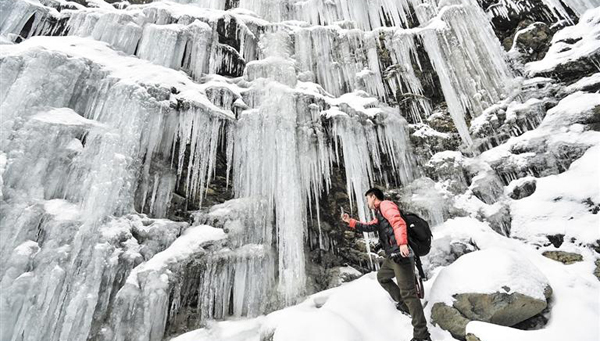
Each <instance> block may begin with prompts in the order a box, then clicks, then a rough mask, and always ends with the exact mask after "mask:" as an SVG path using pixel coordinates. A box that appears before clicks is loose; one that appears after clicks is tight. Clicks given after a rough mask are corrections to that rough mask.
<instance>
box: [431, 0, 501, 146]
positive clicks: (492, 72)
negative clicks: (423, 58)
mask: <svg viewBox="0 0 600 341" xmlns="http://www.w3.org/2000/svg"><path fill="white" fill-rule="evenodd" d="M460 4H461V6H448V7H445V8H444V9H443V12H441V13H440V14H439V16H440V17H441V21H442V23H443V24H444V26H442V27H439V28H437V29H435V30H432V29H425V30H423V31H422V33H421V38H422V39H423V45H424V47H425V50H426V51H427V54H428V55H429V59H430V60H431V62H432V64H433V67H434V68H435V70H436V72H437V74H438V76H439V79H440V84H441V86H442V91H443V93H444V97H445V98H446V102H447V104H448V110H449V111H450V114H451V115H452V119H453V120H454V123H455V125H456V128H457V129H458V131H459V133H460V136H461V138H462V140H463V142H464V143H465V144H467V145H472V140H471V136H470V135H469V129H468V127H467V124H466V120H465V116H466V115H467V111H468V112H469V113H470V114H471V115H472V116H473V117H476V116H479V114H481V112H482V111H483V110H484V109H485V108H486V107H487V106H489V105H490V104H491V103H493V102H496V101H498V100H500V99H502V98H503V97H504V96H505V95H506V94H507V93H508V92H509V91H510V87H511V86H512V83H513V75H512V72H511V71H510V70H509V68H508V65H507V64H506V61H505V53H504V51H503V49H502V47H501V46H500V43H499V42H498V39H497V38H496V36H495V35H494V32H493V30H492V28H491V26H490V23H489V22H488V20H487V19H486V18H485V15H483V11H482V10H481V8H479V7H478V5H477V3H475V2H472V1H469V2H468V3H467V4H462V3H460Z"/></svg>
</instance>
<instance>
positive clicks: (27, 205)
mask: <svg viewBox="0 0 600 341" xmlns="http://www.w3.org/2000/svg"><path fill="white" fill-rule="evenodd" d="M546 3H547V4H548V6H550V7H552V9H554V10H556V11H557V13H559V14H560V13H562V12H561V11H564V5H563V4H562V3H560V4H559V3H554V2H551V1H547V2H546ZM503 4H504V5H505V6H510V5H511V3H510V2H508V1H507V2H503ZM592 5H593V2H591V1H588V2H583V1H580V2H577V4H575V5H573V6H572V7H570V8H571V9H573V10H574V11H575V12H576V13H579V12H581V11H582V10H583V9H585V8H588V7H589V6H592ZM515 6H516V5H515ZM490 11H491V9H488V14H489V13H491V12H490ZM0 12H1V14H0V35H1V37H2V40H1V42H2V44H3V45H2V49H1V51H0V80H1V84H2V86H1V89H0V111H1V112H2V124H1V126H0V129H1V130H0V132H1V136H0V140H1V141H2V142H1V152H0V171H1V172H2V173H1V174H2V182H0V184H2V187H1V189H2V192H1V194H2V196H1V200H2V202H1V204H0V212H1V213H2V214H1V218H0V224H1V225H2V226H3V228H2V230H1V231H0V240H1V242H0V264H1V265H0V276H1V281H0V286H1V289H2V291H3V293H7V294H5V295H3V297H2V299H1V301H0V319H1V321H2V324H3V325H6V326H8V327H7V329H6V331H5V334H3V339H4V338H5V339H7V340H21V339H24V340H39V339H42V338H43V339H46V340H86V339H92V340H148V339H150V340H161V339H163V338H164V337H165V336H166V335H172V334H177V333H181V332H183V331H185V330H187V329H190V328H196V327H198V326H200V325H202V324H205V323H207V321H209V320H211V319H222V318H226V317H227V316H256V315H259V314H261V313H264V312H265V311H267V310H269V309H273V308H277V307H281V306H283V305H289V304H292V303H294V302H295V301H296V300H298V299H299V298H301V297H302V295H303V294H304V293H305V291H306V283H307V275H306V268H307V264H306V256H305V253H306V245H307V242H306V239H307V228H308V224H310V222H311V221H312V220H313V218H316V221H317V224H319V231H320V214H321V209H320V207H319V202H320V200H322V199H323V198H324V197H325V196H326V195H327V194H328V191H329V189H330V187H331V183H332V174H334V173H335V172H337V171H342V172H343V175H344V177H345V181H346V191H347V192H348V194H349V198H350V202H349V204H350V206H351V207H352V210H353V211H354V212H356V214H357V215H358V216H359V217H360V218H361V219H369V218H371V215H372V214H371V212H370V211H369V210H368V208H367V207H366V204H365V202H364V196H363V194H364V192H365V191H366V190H367V189H368V188H369V187H371V186H372V185H373V184H374V183H380V184H385V185H388V184H389V185H394V186H398V185H406V184H409V183H410V182H411V181H413V179H415V178H417V177H419V175H420V170H419V169H418V167H417V166H416V164H415V157H414V155H413V153H412V147H411V145H410V141H409V136H408V128H407V120H409V121H411V122H413V123H416V122H420V121H423V120H425V119H427V118H428V117H429V116H430V115H431V114H432V111H433V106H434V104H435V103H432V102H431V101H430V100H428V99H427V98H426V97H425V96H424V92H425V88H426V87H428V86H429V87H430V86H432V85H436V84H439V85H440V87H441V92H442V93H443V96H444V99H443V100H444V101H445V102H446V104H447V106H448V109H449V112H450V113H451V115H452V117H453V121H454V124H455V126H456V127H457V129H458V131H459V132H460V135H461V137H462V139H463V142H464V144H465V147H467V148H468V147H469V145H470V143H471V136H470V130H469V128H470V124H469V123H468V122H475V123H477V120H476V117H477V116H479V115H481V114H482V113H483V114H484V115H485V110H486V109H487V108H488V107H489V106H490V105H491V104H492V103H495V102H497V101H498V100H500V99H502V98H504V97H505V96H507V95H508V94H509V93H510V92H511V90H512V88H511V86H512V80H513V77H514V75H513V72H512V71H511V70H510V69H509V68H508V66H507V64H506V62H505V56H504V52H503V50H502V48H501V46H500V44H499V43H498V41H497V39H496V37H495V36H494V33H493V29H492V27H491V25H490V23H489V21H488V20H489V18H488V16H487V15H486V13H485V12H484V11H483V10H482V9H481V8H480V7H479V6H478V4H477V2H475V1H442V2H437V1H427V0H403V1H391V0H376V1H370V2H367V1H359V0H334V1H321V0H314V1H313V0H310V1H293V0H288V1H275V0H240V1H224V0H212V1H180V3H176V2H170V1H157V2H154V3H150V4H144V5H130V4H126V3H120V4H116V5H115V6H112V5H109V4H107V3H105V2H103V1H99V0H96V1H94V2H90V3H89V4H88V7H85V6H83V5H80V4H75V3H68V2H58V1H56V2H54V1H43V2H36V1H24V0H15V1H3V2H1V3H0ZM426 64H427V65H429V64H430V65H431V66H432V67H433V72H432V73H427V74H431V76H427V77H424V76H423V75H424V74H425V67H426ZM401 103H408V104H407V106H406V108H407V109H406V112H398V110H397V108H396V106H397V105H399V104H401ZM438 104H439V103H438ZM473 119H475V120H473ZM471 131H473V130H471ZM475 131H476V130H475ZM219 158H220V159H221V160H222V163H224V164H225V166H224V168H225V169H218V168H219V167H218V162H217V159H219ZM223 160H224V161H223ZM219 172H220V173H219ZM217 173H219V175H224V176H225V177H226V181H225V183H227V185H226V186H231V190H232V193H233V197H234V198H231V200H228V201H226V202H225V203H222V204H219V205H214V206H212V207H204V198H205V197H206V195H207V193H208V191H209V186H210V183H211V181H212V180H213V178H214V177H215V176H216V174H217ZM227 189H229V188H227ZM175 206H178V207H179V208H181V207H183V210H189V209H192V208H194V209H200V210H199V211H198V212H195V213H194V214H193V220H190V221H188V222H175V221H172V220H169V219H165V218H167V217H169V218H171V219H174V218H173V216H172V215H171V214H172V213H173V211H174V210H175ZM428 212H429V213H428V214H430V218H431V219H433V220H435V221H436V222H438V221H439V220H441V219H442V213H441V212H438V211H436V210H433V209H431V210H429V211H428ZM365 237H368V236H365ZM318 245H319V247H320V248H323V236H322V235H321V233H320V235H319V243H318ZM366 245H367V247H368V245H369V243H368V241H367V242H366ZM368 251H370V250H368ZM372 266H375V263H372ZM31 325H37V326H39V328H30V327H29V326H31Z"/></svg>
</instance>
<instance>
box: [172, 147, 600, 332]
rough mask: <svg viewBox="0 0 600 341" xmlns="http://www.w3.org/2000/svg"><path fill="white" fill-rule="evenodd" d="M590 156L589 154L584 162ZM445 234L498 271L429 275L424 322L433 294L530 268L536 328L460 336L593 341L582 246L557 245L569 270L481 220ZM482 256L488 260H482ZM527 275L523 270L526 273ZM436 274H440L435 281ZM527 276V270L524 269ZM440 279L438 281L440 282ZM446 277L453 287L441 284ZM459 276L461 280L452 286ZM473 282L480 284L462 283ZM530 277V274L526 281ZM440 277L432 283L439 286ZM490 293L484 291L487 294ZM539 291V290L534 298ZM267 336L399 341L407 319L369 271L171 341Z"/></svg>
mask: <svg viewBox="0 0 600 341" xmlns="http://www.w3.org/2000/svg"><path fill="white" fill-rule="evenodd" d="M594 156H597V155H595V154H591V153H590V155H589V157H590V158H591V157H594ZM447 237H449V238H450V240H471V241H472V242H474V243H475V244H476V245H477V247H479V248H480V249H481V250H482V251H478V252H481V256H480V255H475V254H473V256H476V257H477V258H478V259H479V261H481V262H483V263H486V262H487V261H490V263H491V264H493V265H495V266H498V267H497V268H493V269H489V270H488V271H486V273H485V274H484V273H473V272H472V269H471V268H470V265H472V263H470V262H465V263H464V266H463V265H461V264H460V263H461V262H457V263H454V264H453V268H452V273H444V270H445V269H444V268H442V267H439V268H437V269H436V270H435V273H434V275H433V276H432V278H430V279H429V280H427V281H426V282H425V283H424V284H425V298H424V299H423V303H424V304H425V314H426V317H427V319H428V321H430V317H431V306H432V304H433V303H434V302H435V301H437V300H439V298H440V297H442V298H444V299H447V298H449V297H450V296H451V295H452V293H453V292H455V291H456V290H454V289H455V288H456V287H457V286H458V287H460V291H463V292H469V291H471V292H472V291H473V290H481V288H482V286H480V285H478V284H481V283H482V281H483V282H485V285H484V286H483V287H484V288H493V287H494V285H495V284H496V283H502V281H503V280H505V279H506V278H503V277H502V276H500V275H498V276H494V274H495V273H496V274H501V275H503V276H519V275H520V274H523V271H526V270H528V269H529V268H532V269H533V270H535V271H537V272H538V275H537V276H538V278H541V279H540V280H542V281H544V280H546V279H547V281H548V283H549V284H550V286H551V287H552V289H553V291H554V294H553V295H554V296H553V299H552V300H551V302H550V314H549V321H548V324H547V325H546V326H545V327H544V328H543V329H540V330H530V331H523V330H517V329H514V328H510V327H502V326H498V325H494V324H490V323H484V322H471V323H470V324H469V325H468V326H467V331H468V332H471V333H474V334H475V335H477V336H478V337H479V338H480V339H481V340H485V341H488V340H489V341H506V340H513V341H564V340H578V341H597V340H598V339H599V337H600V330H599V327H598V323H597V322H598V320H599V319H600V295H599V293H600V282H599V281H598V280H597V279H596V278H595V277H594V276H593V274H592V272H593V267H594V265H593V263H594V260H595V256H594V255H593V254H592V252H591V251H589V249H586V248H580V247H576V246H574V245H572V244H566V245H564V246H563V248H566V249H577V250H578V251H579V252H582V253H583V255H584V261H583V262H579V263H576V264H571V265H564V264H562V263H559V262H556V261H554V260H550V259H548V258H546V257H544V256H542V255H541V251H540V250H536V248H535V247H533V246H531V245H527V244H525V243H523V242H521V241H519V240H516V239H512V238H507V237H504V236H501V235H499V234H497V233H496V232H494V231H493V230H492V229H491V228H490V227H489V226H488V225H487V224H486V223H482V222H480V221H477V220H475V219H472V218H456V219H452V220H449V221H446V222H445V223H444V224H442V225H440V226H438V227H437V228H436V230H435V231H434V238H435V239H442V238H447ZM498 252H506V253H510V254H516V255H518V257H520V258H521V259H522V261H523V264H524V266H523V267H521V268H512V267H509V266H508V264H507V266H506V267H502V264H498V262H494V257H493V256H494V255H495V254H496V253H498ZM485 255H488V256H490V257H492V258H487V257H486V256H485ZM529 270H530V269H529ZM442 275H443V276H442ZM527 275H528V276H532V274H531V271H529V272H527ZM442 277H444V279H442ZM448 278H451V279H452V283H450V284H451V285H450V284H448V282H447V281H448ZM461 278H462V279H464V280H465V282H461V283H456V280H460V279H461ZM473 278H479V279H480V280H479V281H469V279H473ZM528 278H531V277H528ZM438 280H439V283H438ZM520 285H521V287H520V288H517V287H515V288H514V290H517V291H524V292H527V291H528V290H531V288H536V287H538V283H536V282H525V281H523V282H521V283H520ZM490 290H491V289H490ZM538 294H539V293H538ZM429 329H430V332H431V336H432V339H433V340H437V341H450V340H455V338H453V337H452V336H451V335H450V333H448V332H447V331H445V330H442V329H441V328H439V327H437V326H433V325H431V323H430V324H429ZM271 335H272V337H273V338H272V340H273V341H305V340H312V341H360V340H362V341H380V340H389V341H395V340H398V341H405V340H410V338H411V337H412V325H411V321H410V318H409V317H406V316H404V315H402V314H401V313H400V312H399V311H397V310H396V309H395V306H394V304H393V302H392V300H391V299H390V297H389V295H388V294H387V292H385V291H384V290H383V289H382V288H381V287H380V285H379V283H378V282H377V279H376V273H375V272H373V273H369V274H366V275H364V276H363V277H361V278H359V279H357V280H355V281H352V282H349V283H344V284H342V285H341V286H340V287H337V288H333V289H329V290H326V291H323V292H319V293H316V294H314V295H311V296H310V297H308V298H307V299H306V300H305V301H304V302H302V303H300V304H298V305H296V306H292V307H289V308H285V309H282V310H279V311H276V312H273V313H270V314H268V315H266V316H260V317H258V318H254V319H239V320H228V321H221V322H213V323H211V324H210V325H209V326H208V327H207V328H203V329H199V330H195V331H192V332H189V333H186V334H183V335H181V336H179V337H176V338H173V339H172V341H209V340H214V341H216V340H219V341H260V340H264V339H265V338H267V337H268V336H271ZM267 339H268V338H267Z"/></svg>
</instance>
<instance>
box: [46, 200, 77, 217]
mask: <svg viewBox="0 0 600 341" xmlns="http://www.w3.org/2000/svg"><path fill="white" fill-rule="evenodd" d="M44 210H46V213H48V214H51V215H53V216H54V219H57V220H77V219H79V218H80V212H79V207H77V205H75V204H73V203H70V202H68V201H66V200H63V199H52V200H48V201H46V202H45V203H44Z"/></svg>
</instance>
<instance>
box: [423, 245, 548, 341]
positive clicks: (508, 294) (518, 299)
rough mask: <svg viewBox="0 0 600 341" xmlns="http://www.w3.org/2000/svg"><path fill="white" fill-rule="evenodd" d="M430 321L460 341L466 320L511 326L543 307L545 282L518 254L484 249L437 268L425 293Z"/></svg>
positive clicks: (504, 250)
mask: <svg viewBox="0 0 600 341" xmlns="http://www.w3.org/2000/svg"><path fill="white" fill-rule="evenodd" d="M431 295H432V297H431V302H430V303H433V306H432V308H431V318H432V322H433V323H435V324H437V325H439V326H440V327H441V328H443V329H445V330H448V331H449V332H450V333H451V334H452V335H453V336H454V337H456V338H459V339H463V340H464V339H465V338H466V331H465V329H466V326H467V324H468V323H469V322H471V321H484V322H489V323H494V324H498V325H502V326H514V325H515V324H517V323H519V322H522V321H525V320H527V319H529V318H531V317H533V316H535V315H537V314H539V313H541V312H542V311H543V310H544V309H545V308H546V307H547V305H548V304H547V300H548V299H549V298H550V296H551V295H552V289H551V287H550V285H549V283H548V280H547V279H546V277H545V276H544V274H542V273H541V272H540V271H539V270H538V269H537V268H536V267H535V266H534V265H533V264H532V263H531V262H529V261H528V260H526V259H524V258H523V257H520V256H519V254H518V253H516V252H514V251H511V250H507V249H501V248H490V249H485V250H482V251H476V252H471V253H468V254H466V255H464V256H462V257H460V258H459V259H458V260H456V261H455V262H454V263H452V264H451V265H449V266H448V267H447V268H445V269H443V270H442V271H441V272H440V274H439V275H438V277H437V278H436V280H435V282H434V284H433V287H432V292H431Z"/></svg>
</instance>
